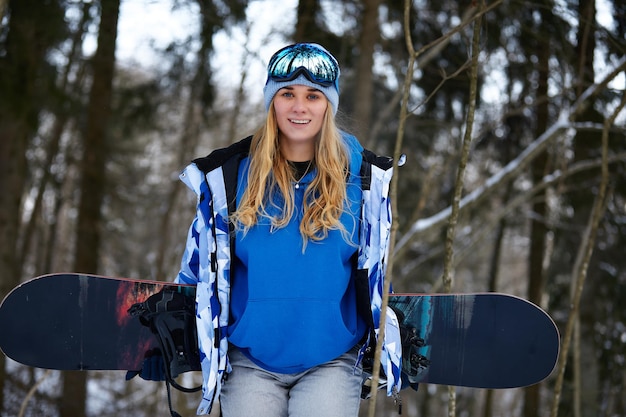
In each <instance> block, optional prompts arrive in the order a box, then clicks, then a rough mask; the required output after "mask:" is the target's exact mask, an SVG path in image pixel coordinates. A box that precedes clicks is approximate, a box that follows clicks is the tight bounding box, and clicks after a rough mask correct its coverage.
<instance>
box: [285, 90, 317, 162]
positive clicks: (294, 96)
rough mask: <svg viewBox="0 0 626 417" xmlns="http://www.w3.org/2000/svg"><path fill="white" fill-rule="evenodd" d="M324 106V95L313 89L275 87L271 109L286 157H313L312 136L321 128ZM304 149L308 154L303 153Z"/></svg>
mask: <svg viewBox="0 0 626 417" xmlns="http://www.w3.org/2000/svg"><path fill="white" fill-rule="evenodd" d="M327 108H328V100H327V99H326V96H325V95H324V94H323V93H322V92H321V91H319V90H317V89H315V88H311V87H307V86H304V85H290V86H288V87H285V88H281V89H280V90H278V92H277V93H276V96H275V97H274V111H275V113H276V122H277V124H278V130H279V132H280V141H281V149H282V150H283V152H285V153H286V154H285V157H286V158H287V159H291V160H294V161H297V160H302V158H304V160H306V159H310V158H312V156H313V155H312V152H313V149H314V144H315V139H316V138H317V136H318V134H319V132H320V130H321V129H322V123H323V121H324V113H326V109H327ZM297 150H299V151H300V152H297ZM304 150H308V151H309V152H310V154H309V155H303V154H302V151H304ZM293 152H296V154H293ZM290 153H291V155H290ZM305 153H308V152H305Z"/></svg>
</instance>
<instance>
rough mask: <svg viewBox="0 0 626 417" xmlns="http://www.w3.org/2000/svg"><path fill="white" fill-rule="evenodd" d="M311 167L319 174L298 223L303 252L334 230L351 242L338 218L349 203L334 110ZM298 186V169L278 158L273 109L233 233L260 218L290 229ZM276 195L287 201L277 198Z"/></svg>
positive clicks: (256, 145)
mask: <svg viewBox="0 0 626 417" xmlns="http://www.w3.org/2000/svg"><path fill="white" fill-rule="evenodd" d="M313 163H314V164H315V166H316V167H317V173H316V175H315V178H314V179H313V181H311V183H310V184H309V185H308V186H307V188H306V190H305V192H304V202H305V203H304V213H303V216H302V221H301V222H300V234H301V235H302V238H303V244H304V246H303V249H304V247H306V243H307V241H309V240H311V241H320V240H323V239H324V238H326V237H327V236H328V232H329V231H330V230H340V231H341V232H342V233H343V234H344V239H345V238H347V236H345V228H344V227H343V225H342V224H341V221H340V216H341V214H342V213H343V210H344V201H345V199H346V181H347V175H348V173H349V159H348V153H347V150H346V148H345V145H344V143H343V140H342V138H341V132H340V131H339V128H338V127H337V125H336V123H335V118H334V115H333V113H332V111H331V110H330V106H329V107H328V109H327V110H326V112H325V114H324V120H323V122H322V128H321V130H320V132H319V134H318V138H317V139H316V141H315V153H314V160H313ZM295 180H297V178H295V172H294V169H293V168H292V167H291V165H290V164H289V163H288V161H287V160H286V159H285V157H284V156H283V155H282V154H281V152H280V146H279V133H278V123H277V121H276V113H275V111H274V106H273V103H272V105H270V107H269V111H268V112H267V118H266V120H265V123H264V124H263V125H262V126H261V128H260V129H259V130H257V132H256V133H255V134H254V136H253V137H252V143H251V147H250V167H249V171H248V186H247V188H246V190H245V191H244V194H243V196H242V199H241V202H240V204H239V207H238V208H237V210H236V211H235V212H234V213H233V222H234V224H235V227H238V228H240V230H243V231H244V232H246V231H248V230H249V229H250V228H251V227H252V226H254V225H255V224H257V222H258V221H259V218H260V217H265V218H268V219H270V220H271V223H272V227H273V228H281V227H284V226H286V225H287V224H288V223H289V220H290V219H291V217H292V216H293V215H294V211H295V204H294V187H293V181H295ZM276 193H279V195H280V196H283V198H275V197H276ZM278 205H282V206H281V207H279V206H278ZM268 207H274V208H277V209H278V210H271V212H273V213H279V214H274V215H271V214H270V211H269V210H268Z"/></svg>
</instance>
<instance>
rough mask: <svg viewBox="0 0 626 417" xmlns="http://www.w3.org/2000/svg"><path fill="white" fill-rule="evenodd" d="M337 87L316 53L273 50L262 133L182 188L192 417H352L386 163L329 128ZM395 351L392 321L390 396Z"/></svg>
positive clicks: (380, 270)
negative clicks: (196, 349)
mask: <svg viewBox="0 0 626 417" xmlns="http://www.w3.org/2000/svg"><path fill="white" fill-rule="evenodd" d="M339 75H340V70H339V65H338V64H337V61H336V59H335V58H334V57H333V56H332V55H331V54H330V53H329V52H328V51H326V50H325V49H324V48H323V47H321V46H319V45H316V44H295V45H290V46H288V47H286V48H283V49H281V50H279V51H278V52H276V53H275V54H274V56H272V58H271V60H270V62H269V65H268V78H267V83H266V85H265V88H264V95H265V106H266V108H267V110H268V113H267V118H266V121H265V123H264V125H263V126H262V127H261V128H260V129H259V130H258V131H257V132H256V134H255V135H254V136H252V137H249V138H246V139H244V140H242V141H240V142H238V143H236V144H234V145H231V146H230V147H228V148H224V149H220V150H216V151H214V152H213V153H211V154H210V155H209V156H208V157H206V158H201V159H198V160H195V161H194V162H193V163H192V164H191V165H189V166H188V167H187V168H186V169H185V171H184V172H183V174H182V175H181V179H182V180H183V181H184V182H185V183H186V184H187V185H188V186H189V187H190V188H191V189H192V190H193V191H194V192H195V193H196V194H197V195H198V206H197V213H196V217H195V219H194V221H193V223H192V225H191V227H190V230H189V235H188V240H187V248H186V251H185V255H184V256H183V260H182V264H181V265H182V267H181V271H180V273H179V274H178V277H177V279H176V282H178V283H188V284H195V285H197V296H196V302H197V315H196V316H197V325H198V339H199V345H200V350H201V352H202V354H201V363H202V371H203V378H204V380H203V399H202V402H201V404H200V406H199V408H198V414H208V413H209V412H210V410H211V407H212V404H213V402H214V400H215V398H216V397H218V396H219V397H220V405H221V408H222V415H223V416H225V417H246V416H255V417H259V416H268V417H269V416H271V417H278V416H312V415H323V416H337V417H346V416H357V414H358V409H359V401H360V394H361V384H362V377H361V372H362V371H361V365H360V359H361V358H362V355H363V353H364V352H365V351H366V349H368V347H369V348H370V349H371V348H373V347H374V346H375V343H376V342H375V340H374V339H376V337H377V335H378V318H379V313H380V308H381V296H382V294H381V289H382V288H383V285H382V281H383V278H384V269H385V265H384V258H385V256H386V252H387V244H388V238H389V230H390V223H391V219H390V210H389V202H388V199H387V193H388V185H389V181H390V179H391V161H390V160H389V158H378V157H376V156H375V155H373V154H372V153H371V152H368V151H366V150H364V149H363V148H362V146H361V145H360V144H359V143H358V141H357V140H356V138H354V137H353V136H351V135H348V134H346V133H344V132H342V131H340V130H339V129H338V128H337V126H336V125H335V114H336V112H337V108H338V104H339ZM359 290H360V291H359ZM357 293H359V294H363V296H362V297H357ZM357 299H359V300H360V302H357ZM363 300H365V306H366V308H362V307H363ZM359 305H360V306H361V307H358V306H359ZM359 310H360V313H359V312H358V311H359ZM400 351H401V347H400V343H399V334H398V329H397V321H396V319H395V316H394V314H393V312H389V317H388V320H387V326H386V331H385V341H384V344H383V355H382V358H381V363H382V370H383V372H385V374H386V376H387V380H388V393H389V394H391V393H392V392H393V391H394V390H396V389H398V388H399V383H400V377H399V373H400V371H399V364H400V355H401V353H400Z"/></svg>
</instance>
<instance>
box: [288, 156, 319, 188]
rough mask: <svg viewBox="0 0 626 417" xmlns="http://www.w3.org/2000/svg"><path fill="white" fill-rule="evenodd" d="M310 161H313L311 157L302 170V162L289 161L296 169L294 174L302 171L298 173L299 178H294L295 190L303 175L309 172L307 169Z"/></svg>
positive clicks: (309, 166)
mask: <svg viewBox="0 0 626 417" xmlns="http://www.w3.org/2000/svg"><path fill="white" fill-rule="evenodd" d="M312 163H313V160H312V159H311V160H310V161H309V163H308V165H307V166H306V168H305V169H304V172H303V171H302V167H303V166H304V162H290V164H291V166H292V167H293V168H294V169H295V170H296V174H300V172H302V174H301V175H300V178H299V179H298V180H296V183H295V185H294V187H295V188H296V190H297V189H299V188H300V181H302V179H303V178H304V176H305V175H306V174H308V173H309V169H311V164H312ZM294 179H295V178H294Z"/></svg>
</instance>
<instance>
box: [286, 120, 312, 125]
mask: <svg viewBox="0 0 626 417" xmlns="http://www.w3.org/2000/svg"><path fill="white" fill-rule="evenodd" d="M289 121H290V122H291V123H294V124H297V125H306V124H309V123H311V120H299V119H289Z"/></svg>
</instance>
